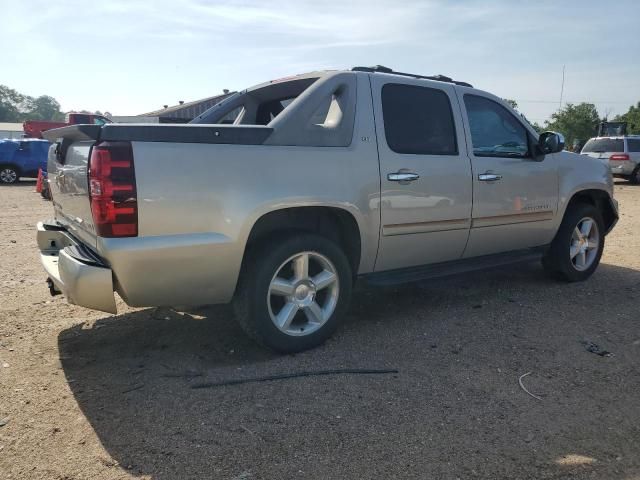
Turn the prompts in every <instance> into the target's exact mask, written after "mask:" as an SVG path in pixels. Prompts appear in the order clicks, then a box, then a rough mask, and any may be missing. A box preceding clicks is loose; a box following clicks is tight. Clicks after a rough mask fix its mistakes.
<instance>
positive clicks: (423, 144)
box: [382, 83, 458, 155]
mask: <svg viewBox="0 0 640 480" xmlns="http://www.w3.org/2000/svg"><path fill="white" fill-rule="evenodd" d="M382 116H383V118H384V134H385V137H386V139H387V145H389V148H390V149H391V150H393V151H394V152H396V153H405V154H414V155H457V154H458V145H457V142H456V129H455V125H454V121H453V113H452V111H451V103H450V102H449V97H448V96H447V94H446V93H445V92H443V91H442V90H438V89H435V88H428V87H419V86H414V85H400V84H394V83H388V84H386V85H385V86H384V87H382Z"/></svg>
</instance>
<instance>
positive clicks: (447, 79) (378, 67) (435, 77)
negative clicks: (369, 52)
mask: <svg viewBox="0 0 640 480" xmlns="http://www.w3.org/2000/svg"><path fill="white" fill-rule="evenodd" d="M351 70H352V71H354V72H370V73H392V74H394V75H402V76H403V77H412V78H424V79H425V80H436V81H437V82H447V83H454V84H456V85H460V86H462V87H472V88H473V85H471V84H470V83H467V82H458V81H456V80H453V79H452V78H450V77H446V76H444V75H433V76H430V77H428V76H425V75H418V74H415V73H404V72H394V71H393V70H391V69H390V68H389V67H384V66H382V65H376V66H375V67H353V68H352V69H351Z"/></svg>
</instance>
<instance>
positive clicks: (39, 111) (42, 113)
mask: <svg viewBox="0 0 640 480" xmlns="http://www.w3.org/2000/svg"><path fill="white" fill-rule="evenodd" d="M25 120H53V121H62V120H64V113H62V112H61V111H60V104H59V103H58V101H57V100H56V99H55V98H53V97H50V96H49V95H41V96H40V97H37V98H33V97H30V96H29V95H24V94H22V93H20V92H17V91H16V90H13V89H12V88H9V87H7V86H5V85H0V122H23V121H25Z"/></svg>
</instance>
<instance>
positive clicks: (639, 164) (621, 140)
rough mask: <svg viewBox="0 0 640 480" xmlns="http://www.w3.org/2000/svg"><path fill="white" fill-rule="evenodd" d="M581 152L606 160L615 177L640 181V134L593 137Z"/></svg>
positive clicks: (637, 182)
mask: <svg viewBox="0 0 640 480" xmlns="http://www.w3.org/2000/svg"><path fill="white" fill-rule="evenodd" d="M580 153H582V154H583V155H588V156H590V157H594V158H600V159H603V160H606V161H607V162H608V163H609V167H611V173H612V174H613V176H614V177H619V178H625V179H627V180H629V181H630V182H631V183H633V184H639V183H640V135H628V136H624V137H596V138H592V139H590V140H589V141H588V142H587V143H586V144H585V146H584V147H583V148H582V151H581V152H580Z"/></svg>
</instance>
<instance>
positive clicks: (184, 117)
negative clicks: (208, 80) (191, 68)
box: [111, 90, 235, 123]
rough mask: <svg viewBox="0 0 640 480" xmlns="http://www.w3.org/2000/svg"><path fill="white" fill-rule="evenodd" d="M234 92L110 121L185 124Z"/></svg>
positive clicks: (113, 118) (225, 92) (226, 91)
mask: <svg viewBox="0 0 640 480" xmlns="http://www.w3.org/2000/svg"><path fill="white" fill-rule="evenodd" d="M234 93H235V92H229V90H224V93H223V94H222V95H216V96H213V97H207V98H203V99H201V100H195V101H193V102H186V103H185V102H182V101H181V102H179V103H178V105H173V106H171V107H170V106H169V105H165V106H164V108H162V109H161V110H154V111H153V112H148V113H142V114H140V115H135V116H117V115H116V116H113V117H111V119H112V120H113V121H114V122H117V123H132V122H140V123H187V122H190V121H191V120H193V119H194V118H196V117H197V116H198V115H200V114H201V113H203V112H204V111H205V110H208V109H209V108H211V107H213V106H214V105H215V104H216V103H218V102H220V101H222V100H224V99H225V98H227V97H229V96H231V95H233V94H234Z"/></svg>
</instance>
